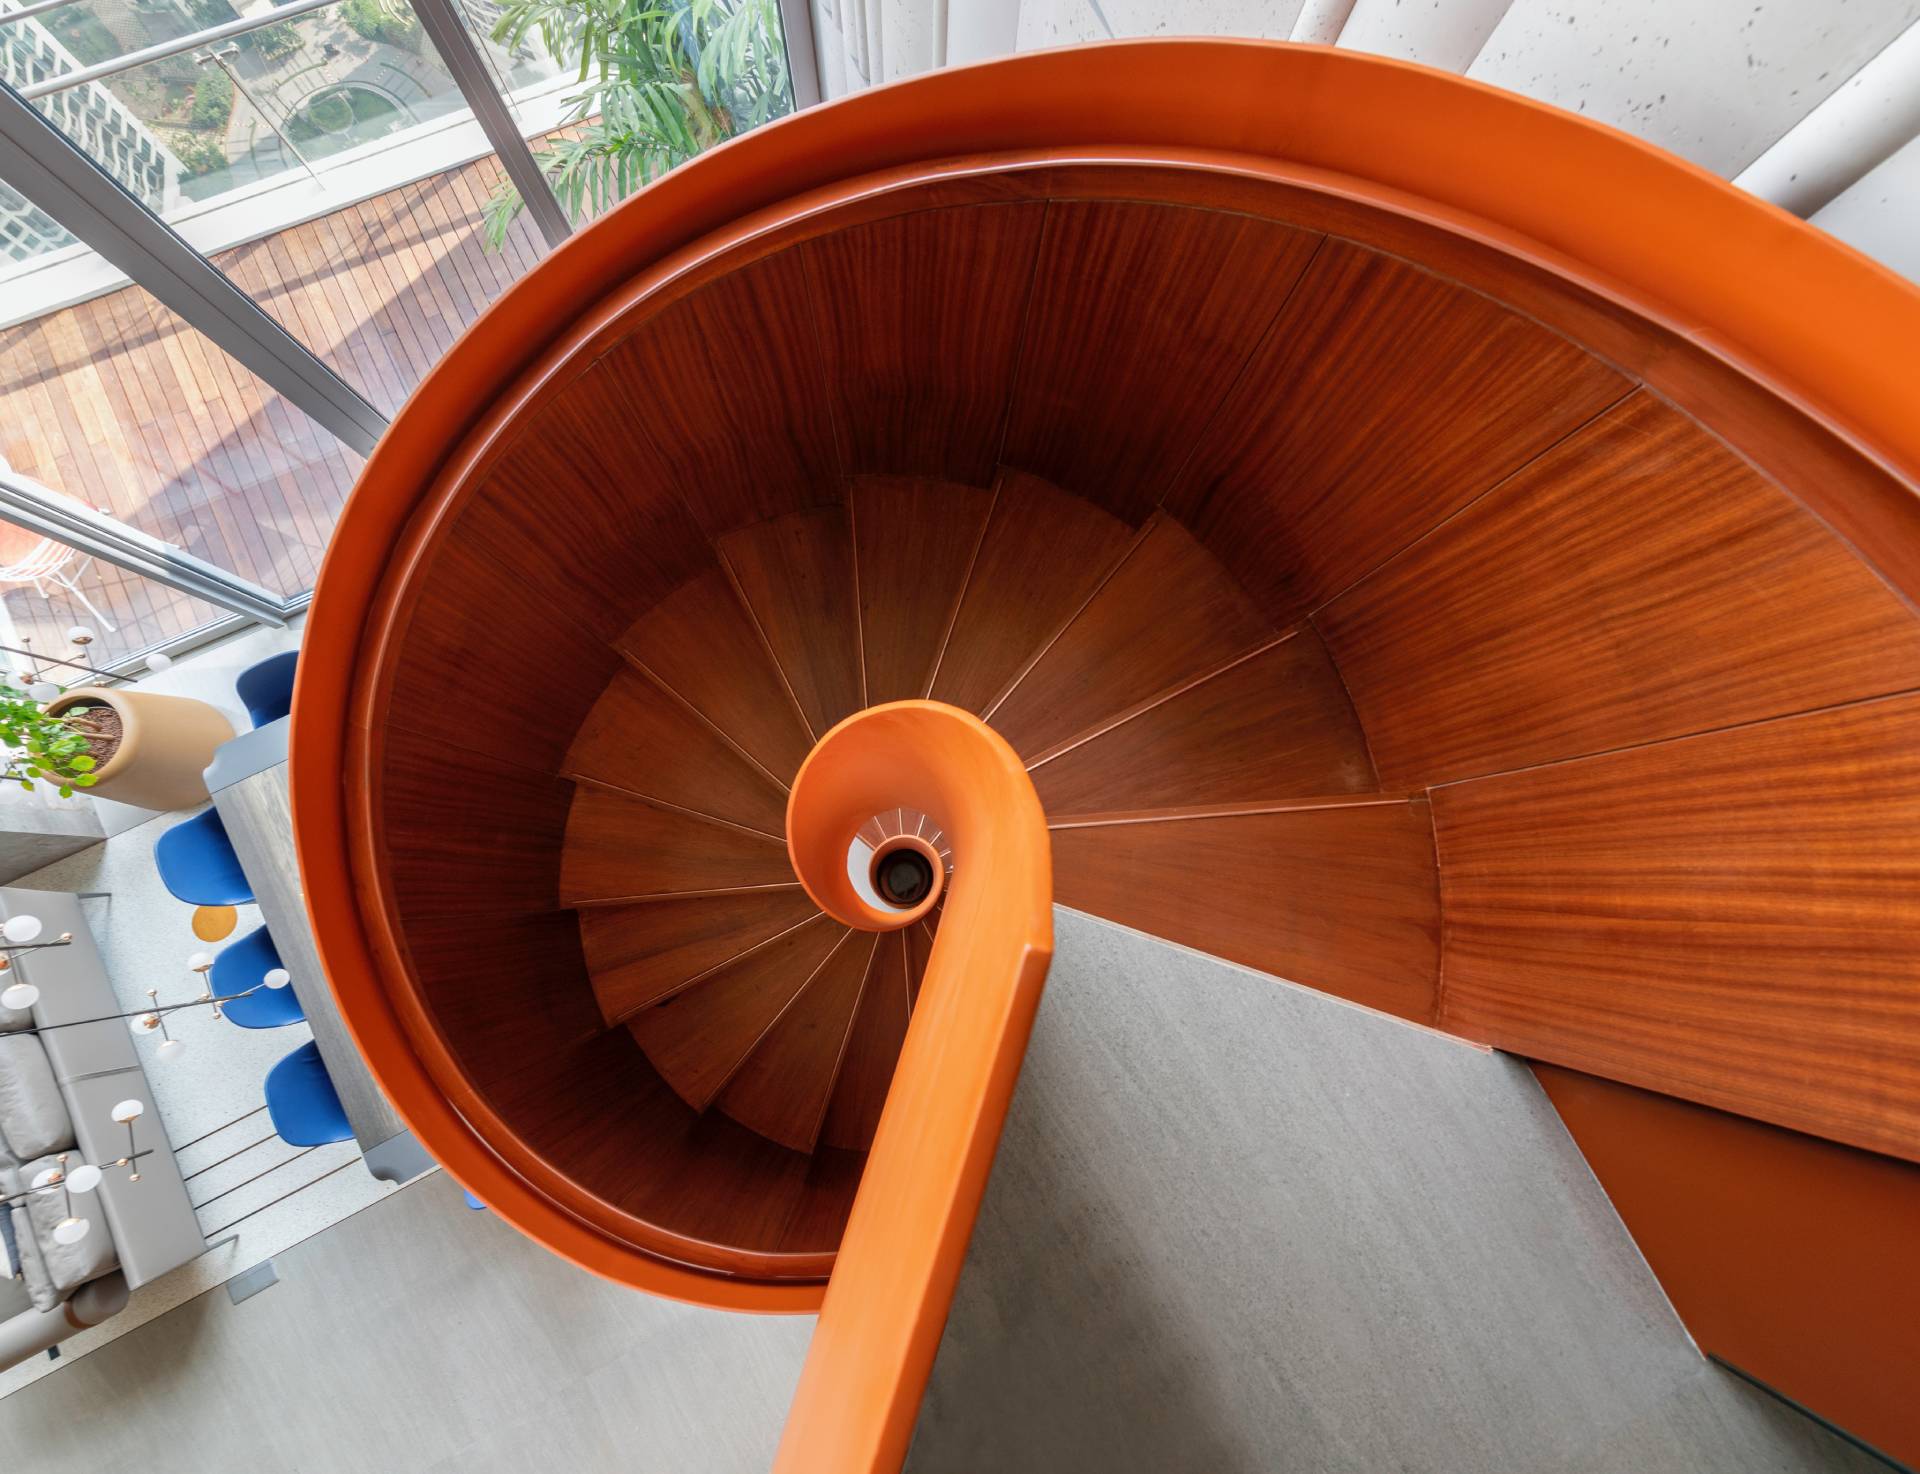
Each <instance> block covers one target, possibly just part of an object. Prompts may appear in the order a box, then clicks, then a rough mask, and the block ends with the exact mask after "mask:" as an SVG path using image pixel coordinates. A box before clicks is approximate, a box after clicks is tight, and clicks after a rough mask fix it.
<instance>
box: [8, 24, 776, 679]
mask: <svg viewBox="0 0 1920 1474" xmlns="http://www.w3.org/2000/svg"><path fill="white" fill-rule="evenodd" d="M628 3H629V9H628V10H619V9H615V10H609V9H608V8H607V7H606V5H605V4H604V0H593V3H591V4H589V3H586V0H507V3H506V4H505V5H504V6H503V5H502V4H501V3H500V0H464V4H463V5H462V6H461V11H462V14H463V16H464V19H465V21H466V23H467V27H468V30H469V33H470V35H471V36H472V37H473V38H474V40H475V42H476V44H477V47H478V51H479V54H480V57H481V60H482V62H483V64H484V67H485V69H486V72H487V74H488V76H489V78H490V79H491V81H492V83H493V85H494V88H495V90H496V91H497V93H498V95H499V96H500V97H501V98H502V99H504V100H505V101H506V103H507V105H508V109H509V112H510V115H511V117H512V119H513V122H514V124H515V125H516V126H517V128H518V129H519V131H520V132H521V134H522V136H524V137H528V138H530V139H533V140H534V148H535V152H536V157H538V158H539V159H540V162H541V166H542V168H543V169H544V170H545V171H546V173H547V175H548V177H550V178H551V179H552V180H553V181H554V190H555V193H556V195H557V196H558V198H559V199H560V201H561V203H562V205H563V206H564V207H565V208H566V210H567V213H568V214H569V215H570V216H572V217H573V218H574V219H575V220H577V221H579V220H584V219H585V218H587V217H590V216H591V215H593V214H595V213H598V211H599V210H601V209H603V208H605V207H606V206H608V205H610V204H611V203H613V202H614V201H615V200H616V199H618V198H619V197H620V196H621V195H622V194H624V193H628V192H631V190H632V189H635V188H638V187H640V186H641V185H642V184H644V183H645V182H646V180H648V179H650V178H653V177H656V176H657V175H658V174H659V173H661V172H664V170H665V169H666V168H668V167H671V165H672V164H674V163H676V162H678V161H679V160H680V159H681V158H684V157H687V156H689V155H690V154H691V153H694V152H697V151H699V149H701V148H703V147H706V146H708V145H710V144H711V143H714V142H717V141H719V140H720V139H722V138H724V137H727V136H730V135H731V134H732V133H734V132H738V131H742V130H744V129H745V128H747V127H751V126H754V125H756V124H757V123H759V122H761V121H764V120H766V119H767V118H771V117H775V116H778V115H780V114H781V113H784V112H786V111H788V110H789V109H790V108H791V106H792V97H791V88H790V85H789V80H788V75H787V71H786V57H785V50H784V42H783V32H782V30H781V20H780V7H779V5H778V4H777V0H707V3H694V0H628ZM608 24H611V25H614V26H615V27H617V28H621V29H622V34H623V35H624V36H626V37H627V38H628V39H629V40H630V41H631V40H632V39H633V38H634V37H641V38H642V39H641V41H639V42H637V43H635V44H634V45H633V46H632V47H631V48H630V49H629V51H628V52H627V53H626V54H625V55H624V56H623V57H621V58H620V59H619V61H618V63H617V65H616V66H615V67H614V68H613V70H612V71H611V72H610V73H609V74H607V75H605V76H602V75H601V74H599V73H598V72H597V71H596V70H595V69H594V68H592V67H589V68H587V69H585V70H586V72H587V73H588V74H589V75H586V76H585V77H584V78H583V69H582V67H581V65H580V60H579V59H580V57H581V55H582V54H583V53H586V54H605V46H604V41H605V36H604V35H603V34H600V33H597V32H596V31H595V29H594V28H595V27H596V26H605V25H608ZM496 35H497V36H499V37H500V38H501V39H495V37H496ZM596 48H598V51H597V52H596ZM649 48H650V49H649ZM623 68H625V69H628V70H626V71H623V70H622V69H623ZM635 68H638V69H640V71H639V72H637V73H636V72H634V71H633V70H632V69H635ZM0 77H4V80H5V81H6V82H7V83H8V85H9V86H11V87H12V88H14V89H15V90H16V91H18V92H19V93H20V94H21V95H22V96H23V97H25V98H27V99H29V100H30V101H31V102H32V104H33V106H34V107H35V108H37V109H38V110H39V111H40V113H41V114H42V115H43V116H44V117H46V118H48V119H49V120H50V121H51V122H53V123H54V124H55V126H56V127H57V128H59V129H60V131H61V132H62V133H64V134H65V135H66V137H67V138H68V139H70V140H71V141H72V142H73V143H74V144H75V145H77V146H78V147H79V148H80V149H81V150H82V151H83V152H85V153H86V154H87V155H88V156H89V157H91V158H92V159H93V160H95V161H96V162H97V163H98V164H99V165H100V166H101V167H102V168H103V169H105V170H106V172H107V173H109V174H110V175H112V176H113V178H114V179H115V180H117V181H118V182H119V183H120V184H121V185H122V186H123V187H124V188H125V189H126V190H127V191H128V192H129V193H131V194H132V195H133V196H134V197H135V198H136V199H138V200H139V201H141V202H142V203H143V204H144V205H145V206H146V207H147V208H148V209H150V210H151V211H152V212H153V213H155V214H157V215H158V216H160V217H161V218H162V219H163V220H165V221H166V222H167V223H168V224H170V225H171V226H173V227H174V229H175V230H177V231H178V232H179V233H180V234H181V235H182V236H183V237H184V238H185V239H186V240H187V241H188V242H189V243H190V244H192V245H194V246H195V247H197V248H198V249H199V250H200V251H201V252H202V253H203V254H205V255H206V256H207V257H208V258H209V259H210V260H211V261H212V262H213V263H214V264H215V265H216V266H217V267H218V268H219V269H220V270H221V271H223V272H224V273H225V274H226V275H227V276H228V277H229V279H231V280H232V281H233V282H234V283H235V284H236V285H237V286H239V287H240V288H241V289H242V290H243V291H245V292H246V293H247V294H249V295H250V296H251V297H252V298H253V299H254V300H255V301H256V302H257V303H258V304H259V305H260V306H261V308H263V309H264V310H265V311H266V312H267V313H268V314H269V315H271V316H272V317H273V318H274V319H275V320H276V321H277V322H278V323H279V324H280V325H281V326H282V327H283V328H285V329H286V330H287V332H288V333H289V334H291V335H292V336H293V337H294V338H295V339H297V340H298V341H299V342H300V343H301V344H303V345H304V346H305V347H306V348H307V350H308V351H310V352H311V353H312V354H313V355H314V356H315V357H317V358H318V359H319V360H320V361H321V362H322V363H323V364H325V365H326V366H327V367H328V368H330V369H331V370H332V371H333V372H334V373H335V374H336V375H338V376H339V378H341V379H342V380H344V381H345V382H346V383H347V384H348V385H350V386H351V387H352V388H353V389H354V390H355V391H357V392H358V393H359V395H360V396H361V397H362V398H364V399H365V400H366V401H367V402H368V403H370V404H371V405H373V406H374V407H375V408H376V409H377V410H379V411H381V412H383V413H386V414H391V413H393V412H394V410H396V409H397V408H398V407H399V405H400V403H401V402H402V401H403V400H404V399H405V398H406V396H407V394H408V393H409V392H411V390H412V388H413V386H414V385H415V384H416V383H417V382H418V380H419V379H420V377H421V376H422V375H423V374H424V373H425V372H426V371H427V369H428V368H429V367H431V365H432V364H433V362H434V361H435V360H436V359H437V358H438V357H439V356H440V354H441V353H443V352H444V351H445V350H446V349H447V348H448V347H449V346H450V345H451V344H452V342H453V340H454V338H455V337H457V336H458V335H459V333H460V332H461V331H462V330H463V329H464V328H465V327H466V326H467V324H468V323H470V322H471V321H472V320H473V319H474V318H475V317H477V316H478V315H479V313H480V312H481V311H482V310H484V309H485V308H486V306H487V305H488V304H489V303H491V302H492V301H493V300H494V298H496V297H497V296H498V295H499V294H500V293H501V292H502V291H503V290H505V288H506V287H507V286H509V285H511V284H512V282H513V281H514V280H515V279H516V278H517V277H518V276H519V275H520V274H521V273H523V272H524V271H526V270H527V269H528V268H529V267H531V266H532V265H533V264H534V263H535V262H536V261H537V260H538V259H539V258H540V257H541V255H543V254H544V252H545V249H546V245H545V242H544V241H543V240H542V238H541V236H540V235H539V233H538V232H537V231H536V230H535V229H534V228H533V226H532V224H531V222H530V220H529V218H528V217H527V216H526V215H525V214H524V213H516V211H515V210H514V203H515V201H516V200H517V196H516V195H515V194H514V192H513V190H512V188H511V187H510V186H509V185H508V183H507V182H506V176H505V171H504V170H503V168H502V166H501V164H500V162H499V160H498V158H497V157H496V156H495V155H494V154H493V151H492V148H491V146H490V145H489V143H488V141H487V137H486V135H485V133H484V131H483V130H482V129H481V127H480V125H479V123H478V122H477V121H476V120H475V118H474V116H473V113H472V112H471V110H470V109H469V107H468V105H467V101H466V98H465V97H464V96H463V94H462V93H461V91H460V89H459V87H458V86H456V85H455V81H454V77H453V75H452V73H451V72H450V71H449V69H448V67H447V66H446V64H445V63H443V62H442V60H441V58H440V56H439V55H438V53H437V52H436V50H435V48H434V47H433V46H432V45H431V44H430V43H429V41H428V40H427V37H426V34H425V30H424V28H423V26H422V24H421V22H420V20H419V18H418V17H417V16H416V15H415V14H414V12H413V11H412V9H411V8H410V7H409V6H408V5H407V4H406V3H405V0H292V3H283V4H280V5H272V4H268V3H261V0H256V3H248V0H0ZM663 79H664V86H665V88H666V90H667V92H668V93H673V92H674V90H675V89H678V91H677V96H678V98H679V101H678V103H677V104H676V105H675V107H673V108H669V109H668V114H669V116H668V117H667V118H666V123H665V126H664V127H658V128H652V129H651V131H649V128H650V126H651V125H644V126H642V127H639V128H635V127H634V126H633V125H632V120H631V116H630V109H631V105H632V99H633V97H635V96H637V95H640V93H641V92H642V91H647V90H652V91H654V92H658V91H659V89H660V88H661V86H662V83H663ZM603 109H604V114H603V112H602V110H603ZM6 172H7V171H6V165H5V162H4V160H3V159H0V472H4V471H9V470H10V472H11V473H12V474H13V475H15V476H17V477H25V478H29V479H30V480H31V481H32V482H33V483H34V484H35V485H37V486H39V487H41V488H44V489H45V490H46V491H47V492H48V494H50V495H52V496H54V497H57V498H62V499H69V500H71V501H72V502H74V503H77V504H79V505H81V506H83V507H86V508H90V509H93V510H96V511H99V512H103V513H105V514H106V515H108V516H109V517H111V518H113V519H115V520H116V521H118V522H121V523H124V524H125V525H126V526H128V527H131V528H134V529H137V530H138V531H139V532H141V533H144V534H147V535H148V536H150V537H152V538H155V539H159V540H160V541H162V542H164V543H166V544H169V545H171V546H174V547H177V548H179V549H181V550H182V551H183V552H184V553H186V554H189V555H191V556H192V557H194V558H197V559H200V560H202V561H204V562H207V563H211V564H213V565H215V566H216V567H218V568H220V569H223V570H227V571H229V572H231V573H232V574H233V575H234V576H236V577H237V578H239V579H242V580H245V581H246V582H247V583H249V584H251V585H256V586H258V587H260V588H264V589H267V590H270V591H272V592H273V593H274V594H277V595H280V596H283V597H292V598H297V597H298V596H299V595H300V594H302V593H303V592H304V591H305V590H306V589H307V588H309V587H310V586H311V582H312V579H313V577H314V574H315V571H316V570H317V567H318V561H319V558H320V556H321V553H322V552H323V550H324V548H325V545H326V541H327V538H328V535H329V534H330V532H331V529H332V525H333V520H334V518H335V516H336V515H337V513H338V510H339V507H340V505H341V504H342V502H343V500H344V498H345V495H346V493H347V491H348V490H349V488H350V486H351V483H352V480H353V477H354V476H355V475H356V474H357V473H358V467H359V457H358V456H356V455H354V454H353V453H352V452H351V451H349V450H348V449H347V448H346V447H345V446H343V445H341V444H340V443H339V442H338V441H336V440H334V439H333V437H332V436H331V435H329V434H328V433H327V432H326V431H324V430H323V429H321V428H320V427H319V426H318V425H316V424H314V423H313V422H312V421H309V420H307V419H306V418H305V417H304V416H303V415H301V414H300V412H299V411H298V410H297V409H295V408H294V407H293V406H292V405H291V404H289V403H288V402H286V401H285V400H283V399H282V398H281V397H280V396H279V395H277V394H276V393H274V391H273V390H272V389H271V388H270V387H269V386H268V385H266V384H265V383H264V382H262V381H261V380H259V379H258V378H256V377H255V376H254V375H252V374H250V373H248V372H247V371H246V370H245V369H243V368H241V367H240V366H239V365H238V364H237V363H235V362H233V361H232V360H230V359H229V358H227V357H226V355H224V354H223V353H221V352H220V350H219V349H218V348H217V347H215V346H214V344H213V343H212V342H211V341H209V340H208V339H207V338H206V337H205V336H204V335H203V334H202V333H201V332H199V331H198V330H197V329H196V327H195V325H194V324H193V323H190V322H186V321H182V320H181V319H179V318H178V317H176V316H175V315H174V314H172V313H171V312H169V311H167V310H166V309H165V308H164V307H163V306H161V304H160V303H159V302H158V301H157V300H155V299H154V298H152V297H151V296H150V295H149V294H148V293H147V292H145V291H144V290H143V289H141V288H139V287H137V286H131V285H128V284H127V283H126V280H125V278H124V277H123V276H121V275H120V274H119V272H118V271H117V270H115V269H114V268H113V267H112V266H110V265H109V264H108V263H107V262H106V261H104V260H102V259H101V258H100V257H99V256H98V255H96V254H95V253H94V252H93V251H92V250H90V249H89V247H88V246H87V245H86V244H85V243H83V242H80V241H76V240H75V239H74V238H73V237H72V236H71V235H69V234H68V233H67V232H66V231H65V230H64V229H63V228H62V227H61V225H60V224H59V222H57V221H54V220H51V219H49V218H47V217H46V216H44V215H43V214H41V213H40V212H39V211H38V210H37V209H36V208H35V207H34V206H33V205H31V204H30V203H29V202H27V201H26V200H25V199H23V198H22V197H21V196H20V195H18V194H16V193H14V192H13V191H12V190H11V189H9V188H8V187H7V184H6ZM16 534H17V535H16ZM0 542H8V544H9V547H11V546H12V543H19V544H21V547H20V548H17V549H14V550H13V551H14V552H17V553H20V554H22V556H21V557H17V558H16V557H13V556H11V555H7V556H0V636H7V637H9V638H7V639H5V640H0V643H14V642H16V640H17V637H18V636H19V635H22V634H24V635H26V636H28V637H29V638H32V639H34V640H35V642H36V646H37V647H38V648H52V647H54V646H58V645H60V644H61V643H62V641H63V639H64V634H65V631H66V629H67V628H68V627H69V626H72V625H76V624H83V625H88V626H90V627H91V628H93V629H94V630H95V631H96V633H97V635H98V636H99V640H100V643H99V645H97V646H96V647H95V648H96V651H97V652H98V653H99V654H100V655H101V656H102V657H103V658H106V657H128V656H132V655H133V654H135V653H137V652H138V651H140V650H142V649H144V648H146V647H148V646H150V645H154V644H160V643H167V642H175V641H178V640H179V639H180V638H181V637H183V636H185V635H188V634H190V633H191V632H192V631H193V630H194V629H195V628H196V627H198V626H199V625H201V624H204V623H205V622H206V621H207V620H209V619H210V618H213V617H215V616H216V615H217V613H218V611H216V610H214V609H212V607H211V606H209V605H207V604H205V603H204V602H202V601H201V600H200V599H198V598H195V597H193V596H192V595H190V594H186V593H181V592H178V591H175V590H172V589H168V588H163V587H161V586H160V585H159V584H156V583H154V582H153V581H152V580H151V579H147V578H144V577H142V576H140V575H139V574H136V573H128V572H124V571H122V570H120V569H117V568H114V567H112V566H110V565H108V564H106V563H104V562H101V561H99V560H97V559H89V558H87V557H85V556H76V557H74V558H72V559H66V560H63V561H61V566H60V577H58V578H44V577H21V578H14V579H10V574H13V573H19V572H22V571H23V570H24V571H25V572H27V573H31V572H32V571H33V570H35V569H37V568H39V567H40V566H41V564H42V563H44V562H46V561H47V560H48V558H49V557H50V556H51V554H50V553H49V552H48V551H47V550H45V549H42V548H40V547H38V545H37V544H35V545H34V546H28V544H33V543H34V539H33V538H32V537H29V536H26V535H25V534H24V532H23V531H22V530H21V529H11V528H8V527H7V526H6V525H5V524H0ZM4 552H5V550H0V553H4Z"/></svg>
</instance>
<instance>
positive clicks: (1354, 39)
mask: <svg viewBox="0 0 1920 1474" xmlns="http://www.w3.org/2000/svg"><path fill="white" fill-rule="evenodd" d="M1509 3H1510V0H1448V3H1446V4H1444V5H1417V4H1409V5H1401V4H1398V3H1396V0H1357V3H1356V4H1355V5H1354V7H1353V14H1351V15H1350V16H1348V17H1347V23H1346V25H1345V27H1344V28H1343V29H1342V30H1341V32H1340V44H1341V45H1342V46H1345V47H1347V48H1348V49H1349V50H1353V51H1372V52H1375V53H1377V54H1378V55H1381V56H1397V57H1399V58H1401V59H1402V60H1403V61H1417V62H1421V63H1423V64H1424V65H1426V66H1430V67H1444V68H1446V69H1447V70H1448V71H1450V72H1464V71H1465V70H1466V69H1467V68H1468V67H1469V66H1471V65H1472V64H1473V59H1474V58H1475V57H1476V56H1478V55H1479V54H1480V49H1481V47H1482V46H1484V45H1485V44H1486V41H1487V38H1488V37H1489V36H1490V35H1492V34H1493V32H1494V29H1495V27H1497V26H1498V25H1499V24H1500V20H1501V18H1502V17H1503V16H1504V15H1505V14H1506V13H1507V7H1508V5H1509Z"/></svg>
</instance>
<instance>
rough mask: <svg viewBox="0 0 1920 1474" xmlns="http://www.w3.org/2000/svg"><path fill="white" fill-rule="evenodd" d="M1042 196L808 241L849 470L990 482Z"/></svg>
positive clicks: (809, 387) (831, 392)
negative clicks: (1029, 200) (1020, 201)
mask: <svg viewBox="0 0 1920 1474" xmlns="http://www.w3.org/2000/svg"><path fill="white" fill-rule="evenodd" d="M1045 209H1046V207H1045V206H1044V205H1042V204H1039V203H1036V202H1028V203H1022V204H1012V205H970V206H965V207H962V208H957V209H939V210H925V211H920V212H917V213H915V214H911V215H900V216H896V217H895V218H893V219H890V220H880V221H875V222H873V223H872V224H867V225H856V226H852V227H850V228H849V229H847V230H843V231H840V232H838V233H836V234H834V235H830V236H823V237H821V238H819V239H818V240H814V241H810V242H808V243H807V244H806V245H805V246H803V247H801V251H802V252H803V254H804V255H805V256H806V258H807V264H808V267H809V269H810V271H811V272H812V278H813V295H814V302H815V305H816V307H817V309H818V315H819V322H820V342H821V352H822V356H823V357H824V359H825V364H826V367H825V373H826V379H825V390H826V393H825V394H824V395H822V394H821V392H820V390H821V384H820V383H819V381H817V380H807V381H803V382H801V383H798V384H796V385H795V389H796V390H797V391H798V392H802V393H805V394H806V395H807V396H808V397H809V398H811V399H820V400H822V401H823V402H825V403H830V404H831V405H832V406H833V410H834V423H835V424H836V426H838V428H839V431H840V434H841V436H842V437H843V445H842V456H843V458H844V460H845V463H846V469H847V470H848V471H849V472H853V473H858V472H862V471H877V472H882V473H885V474H892V475H903V476H938V477H941V478H943V479H946V480H952V481H965V482H969V483H971V484H973V485H975V486H985V485H986V484H987V483H988V482H989V481H990V480H991V479H992V477H993V472H994V467H995V464H996V462H997V461H998V458H999V448H1000V439H1001V434H1002V432H1003V430H1004V428H1005V425H1006V415H1007V401H1008V398H1009V397H1010V396H1011V394H1012V391H1013V374H1014V359H1015V354H1016V353H1017V352H1018V351H1019V346H1020V331H1021V324H1022V322H1023V321H1024V319H1025V316H1026V308H1027V289H1028V287H1029V285H1030V284H1031V282H1032V280H1033V260H1034V252H1035V250H1036V249H1037V247H1038V246H1039V244H1040V222H1041V218H1042V216H1043V215H1044V213H1045Z"/></svg>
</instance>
